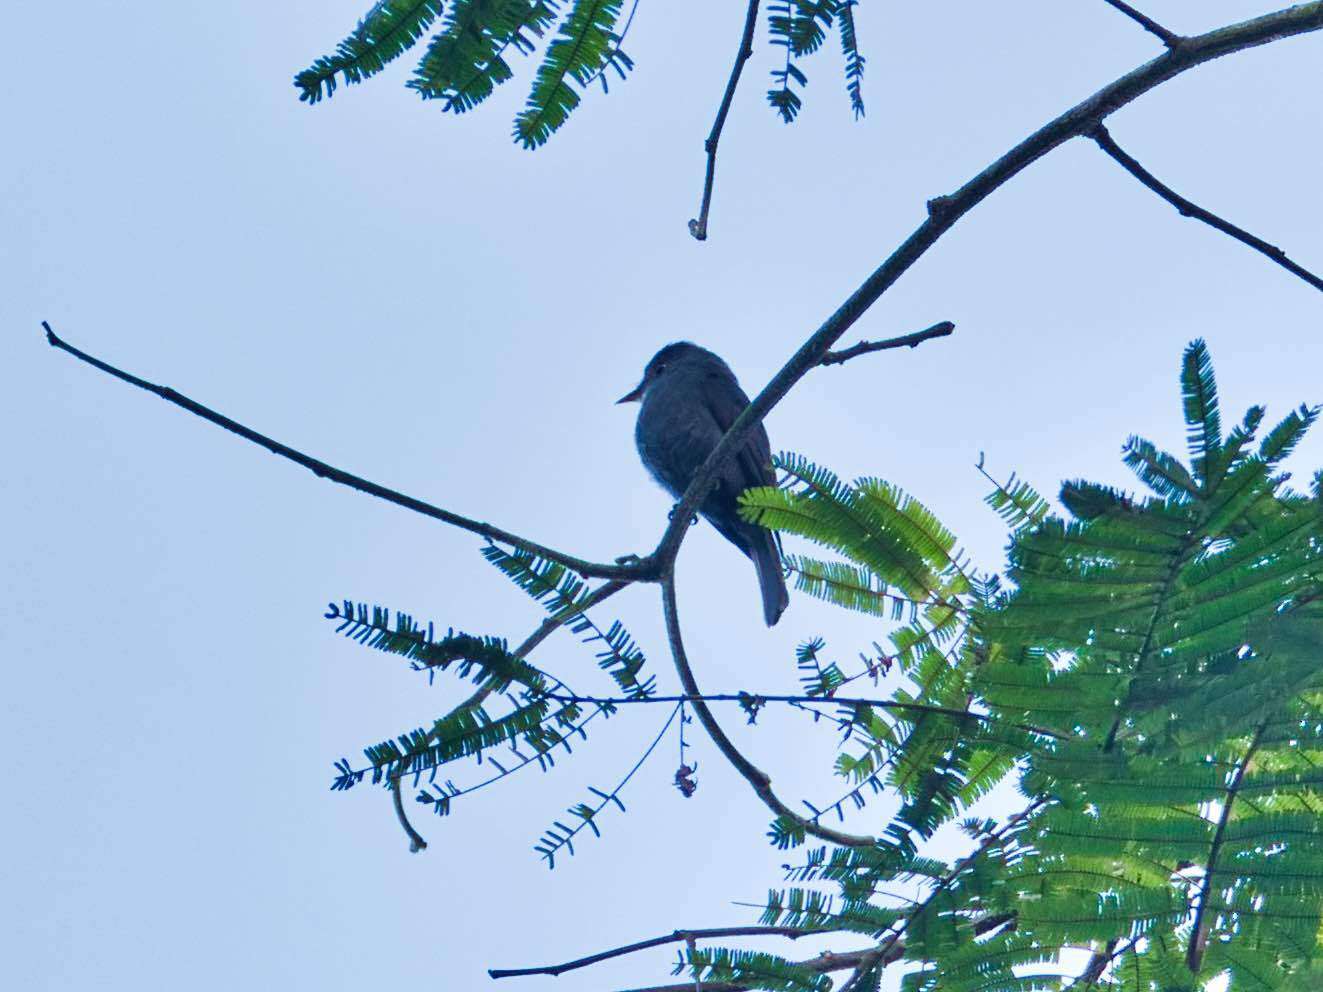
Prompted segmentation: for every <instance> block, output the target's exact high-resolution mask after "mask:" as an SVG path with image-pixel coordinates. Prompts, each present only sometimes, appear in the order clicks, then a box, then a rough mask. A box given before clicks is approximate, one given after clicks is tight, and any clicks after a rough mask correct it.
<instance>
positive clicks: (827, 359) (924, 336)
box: [818, 320, 955, 365]
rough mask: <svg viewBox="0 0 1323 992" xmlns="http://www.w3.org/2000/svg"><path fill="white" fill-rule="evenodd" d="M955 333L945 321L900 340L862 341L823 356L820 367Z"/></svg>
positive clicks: (903, 336) (953, 325)
mask: <svg viewBox="0 0 1323 992" xmlns="http://www.w3.org/2000/svg"><path fill="white" fill-rule="evenodd" d="M954 332H955V324H953V323H951V322H950V321H949V320H944V321H942V322H941V323H940V324H933V326H932V327H927V328H924V329H923V330H922V331H915V332H914V333H913V334H902V335H901V336H900V337H898V338H887V339H886V340H885V341H860V342H859V343H858V344H856V345H851V346H850V347H849V348H842V349H841V350H840V351H829V352H827V354H825V355H823V356H822V361H820V362H818V364H819V365H844V364H845V363H846V362H848V361H849V360H850V359H852V358H857V357H859V356H860V355H869V354H872V353H873V352H875V351H890V350H891V349H892V348H917V347H918V346H919V345H921V344H923V342H925V341H930V340H932V339H933V338H944V337H946V336H947V335H948V334H952V333H954Z"/></svg>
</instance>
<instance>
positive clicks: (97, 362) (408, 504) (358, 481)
mask: <svg viewBox="0 0 1323 992" xmlns="http://www.w3.org/2000/svg"><path fill="white" fill-rule="evenodd" d="M41 326H42V327H43V328H44V329H45V331H46V340H47V341H48V342H49V343H50V345H51V347H53V348H58V349H60V350H61V351H65V352H68V353H69V354H70V355H73V357H74V358H76V359H78V360H79V361H80V362H86V363H87V364H88V365H90V366H92V367H93V368H94V369H98V370H100V371H102V372H105V373H106V374H107V375H112V376H114V377H115V378H116V379H119V380H121V381H123V382H127V383H128V384H129V385H131V386H137V387H138V388H139V389H145V390H146V391H147V392H149V393H153V394H155V395H156V396H159V397H160V398H161V399H163V400H165V401H166V402H167V403H173V404H174V405H175V406H177V407H181V408H183V409H185V410H187V411H188V412H189V413H191V414H194V415H195V416H198V417H201V418H202V419H203V420H207V421H210V422H211V423H213V424H215V425H216V426H218V427H222V428H224V429H225V430H227V431H229V432H230V433H231V434H237V435H238V436H239V437H241V438H243V439H244V440H245V441H251V442H252V443H253V444H257V445H260V446H261V447H263V448H266V450H267V451H269V452H271V453H272V454H273V455H279V456H280V457H281V458H287V459H289V460H290V461H292V462H294V464H296V465H302V466H303V467H304V468H306V469H308V470H309V471H310V472H312V473H313V475H316V476H318V477H319V478H322V479H329V480H330V481H331V482H337V483H339V484H340V485H342V486H348V487H349V488H350V489H357V490H358V491H359V492H361V493H367V494H368V495H369V496H376V497H377V498H378V499H384V500H385V501H386V502H388V503H394V504H395V505H396V506H402V507H404V508H405V509H406V510H412V511H413V512H414V513H421V514H422V515H423V516H425V517H431V518H432V519H434V520H440V521H441V522H442V523H446V524H450V525H451V526H454V527H458V528H460V529H461V530H466V531H469V532H471V533H473V534H478V535H479V536H481V537H484V538H486V539H487V540H489V541H493V542H497V541H499V542H500V543H502V544H509V545H513V546H514V547H516V548H519V549H521V550H523V551H527V552H529V553H530V554H535V555H537V556H538V557H539V558H547V559H549V560H551V561H554V562H557V563H559V564H561V565H564V566H565V567H566V568H569V569H572V570H573V571H575V572H578V573H579V574H580V575H583V576H585V577H588V578H595V579H623V580H636V579H638V580H641V579H647V578H649V577H650V576H651V571H652V569H651V563H650V562H649V561H648V560H647V559H641V560H638V561H634V562H631V563H628V564H623V565H622V564H615V565H607V564H602V563H599V562H592V561H586V560H584V559H582V558H576V557H574V556H573V555H567V554H564V553H563V552H560V551H557V550H556V549H555V548H548V547H546V546H545V545H542V544H538V543H537V542H536V541H530V540H529V539H528V538H526V537H520V536H519V535H518V534H512V533H510V531H508V530H503V529H502V528H500V527H496V526H494V525H492V524H488V523H483V522H482V521H480V520H472V519H470V518H468V517H464V516H461V515H460V514H458V513H452V512H451V511H449V510H444V509H442V508H441V507H439V506H433V505H432V504H431V503H424V502H423V501H422V500H420V499H415V498H414V497H412V496H408V495H406V494H404V493H402V492H398V491H397V490H394V489H389V488H387V487H386V486H382V485H378V484H377V483H375V482H371V481H369V480H367V479H364V478H361V477H360V476H357V475H353V474H351V473H349V472H346V471H344V470H343V469H338V468H336V467H335V466H333V465H328V464H326V462H324V461H321V460H319V459H316V458H313V457H312V456H311V455H305V454H304V453H303V452H301V451H298V450H296V449H294V448H291V447H290V446H289V445H287V444H282V443H281V442H279V441H277V440H275V439H274V438H269V437H267V436H266V435H265V434H259V433H258V432H257V431H255V430H253V429H252V428H251V427H245V426H244V425H243V424H241V423H239V422H238V421H237V420H231V419H230V418H229V417H227V416H225V415H224V414H223V413H217V412H216V411H215V410H212V409H210V408H209V407H205V406H203V405H202V404H201V403H199V402H197V401H196V400H193V399H190V398H189V397H187V396H185V395H184V394H183V393H180V392H177V391H175V390H174V389H171V388H170V387H169V386H160V385H157V384H156V383H154V382H148V381H147V380H146V379H140V378H139V377H138V376H136V375H133V374H132V373H130V372H125V371H124V370H123V369H118V368H116V367H115V366H113V365H111V364H109V363H108V362H103V361H102V360H101V359H99V358H96V357H95V356H93V355H89V354H88V353H87V352H85V351H82V350H80V349H78V348H75V347H74V346H73V345H71V344H69V343H68V342H67V341H65V340H64V339H63V338H61V337H59V336H58V335H57V334H56V333H55V332H54V331H53V330H51V325H50V324H49V323H47V322H46V321H44V320H43V321H42V322H41Z"/></svg>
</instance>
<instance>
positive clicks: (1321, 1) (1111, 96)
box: [651, 0, 1323, 574]
mask: <svg viewBox="0 0 1323 992" xmlns="http://www.w3.org/2000/svg"><path fill="white" fill-rule="evenodd" d="M1319 29H1323V0H1315V2H1313V3H1305V4H1298V5H1296V6H1294V7H1289V8H1286V9H1284V10H1279V11H1277V12H1275V13H1272V14H1265V15H1264V16H1262V17H1255V18H1252V19H1250V20H1247V21H1242V22H1240V23H1238V24H1232V25H1230V26H1228V27H1224V28H1219V29H1217V30H1215V31H1210V32H1208V33H1207V34H1201V35H1195V36H1193V37H1190V38H1185V39H1184V40H1182V42H1181V43H1180V45H1179V46H1177V47H1176V48H1175V49H1173V50H1171V51H1169V52H1166V53H1164V54H1163V55H1161V56H1159V57H1158V58H1156V59H1153V60H1152V61H1150V62H1147V63H1145V64H1144V65H1141V66H1139V67H1138V68H1137V69H1134V70H1132V71H1131V72H1129V73H1127V74H1126V75H1124V76H1122V77H1121V78H1119V79H1117V80H1115V81H1114V82H1111V83H1109V84H1107V85H1106V86H1104V87H1103V88H1102V89H1100V90H1099V91H1098V92H1097V93H1094V94H1093V96H1091V97H1089V98H1088V99H1086V100H1084V101H1083V102H1081V103H1078V104H1076V105H1075V106H1074V107H1071V108H1070V109H1069V110H1067V111H1066V112H1065V113H1063V114H1061V115H1060V116H1059V117H1057V118H1056V119H1055V120H1053V121H1051V122H1049V123H1048V124H1046V125H1045V126H1043V127H1041V128H1039V129H1038V130H1037V131H1035V132H1034V133H1033V134H1031V135H1029V137H1027V138H1025V139H1024V140H1023V141H1021V142H1020V143H1019V144H1018V145H1016V146H1015V147H1014V148H1012V149H1011V150H1010V151H1008V152H1007V153H1006V154H1005V155H1003V156H1002V157H1001V158H999V159H997V160H996V161H995V162H993V163H992V164H991V165H989V166H988V167H987V168H986V169H984V170H983V171H982V172H980V173H979V174H978V175H977V176H975V177H974V178H973V179H971V180H969V181H968V182H967V183H965V185H964V186H962V187H960V189H958V190H956V192H954V193H952V194H951V195H949V196H939V197H936V198H934V199H933V200H930V201H929V203H928V218H927V219H926V220H925V221H924V222H923V223H922V224H920V225H919V226H918V227H917V228H916V229H915V230H914V232H913V233H912V234H911V235H910V236H909V237H908V238H906V239H905V241H904V242H903V243H902V244H901V245H900V247H898V248H897V249H896V250H895V251H893V252H892V253H891V255H890V256H889V257H888V258H887V259H886V260H885V261H884V262H883V263H882V264H881V265H880V266H878V267H877V269H875V270H874V271H873V273H872V274H871V275H870V276H869V277H868V278H867V279H865V280H864V281H863V283H862V284H861V285H860V286H859V288H858V289H856V290H855V291H854V292H853V293H851V294H850V296H849V298H848V299H846V301H845V302H844V303H842V304H841V305H840V307H839V308H837V310H836V312H835V313H833V314H832V315H831V316H830V317H828V318H827V320H826V321H825V322H823V324H822V326H821V327H819V328H818V330H816V331H815V332H814V333H813V334H812V335H811V336H810V337H809V338H808V339H807V340H806V341H805V342H804V343H803V344H802V345H800V347H799V350H798V351H796V352H795V354H794V355H792V356H791V358H790V360H789V361H787V362H786V364H785V365H784V366H782V368H781V371H779V372H777V373H776V375H775V376H773V377H772V380H771V381H770V382H769V383H768V384H767V385H766V386H765V387H763V390H762V392H760V393H759V394H758V395H757V396H755V397H754V399H753V402H752V403H750V404H749V406H748V407H746V408H745V410H744V412H743V413H741V414H740V415H739V416H738V417H736V418H735V422H734V423H733V424H731V426H730V429H729V430H727V431H726V433H725V436H724V437H722V439H721V441H720V442H718V444H717V445H716V447H715V448H713V449H712V453H711V454H709V455H708V457H707V460H706V461H704V462H703V465H702V466H701V467H700V468H699V470H698V471H697V472H696V473H694V477H693V479H692V480H691V481H690V483H689V487H688V488H687V489H686V490H685V492H684V495H683V496H682V497H681V499H680V502H679V504H678V505H677V506H676V507H675V510H674V512H673V513H672V516H671V523H670V525H669V526H668V527H667V528H666V532H665V534H664V535H663V536H662V539H661V542H660V543H659V544H658V546H657V551H656V552H655V553H654V554H653V559H655V560H654V561H652V562H651V564H652V565H653V566H654V567H655V568H656V569H657V570H658V574H666V573H667V571H668V569H669V567H670V565H671V563H672V562H674V560H675V555H676V553H677V552H678V551H679V548H680V544H681V542H682V541H683V540H684V535H685V532H686V531H687V530H688V528H689V526H690V522H691V520H692V519H693V517H694V513H695V511H696V510H697V509H698V506H699V504H700V503H702V501H703V499H704V498H705V497H706V496H707V493H708V491H709V490H710V489H711V488H712V485H713V483H714V480H715V478H716V473H717V472H718V471H719V470H720V468H721V467H722V466H723V465H724V464H725V462H726V460H727V459H728V458H730V457H731V455H732V454H733V452H735V451H736V450H737V449H738V448H739V447H740V446H741V445H742V444H743V443H744V439H745V437H746V436H747V435H748V432H749V431H750V430H752V429H753V427H754V425H756V424H758V423H760V422H761V421H762V420H763V418H764V417H766V416H767V414H768V413H769V412H770V411H771V410H772V408H773V407H775V406H776V405H777V404H778V403H780V402H781V400H782V399H784V398H785V396H786V394H787V393H788V392H790V390H791V389H792V388H793V387H794V386H795V384H796V383H798V382H799V380H800V379H802V378H804V376H805V375H807V374H808V373H809V371H810V370H811V369H813V368H816V367H817V366H818V364H819V363H820V362H821V361H822V359H823V356H824V355H826V354H827V352H828V350H829V349H830V348H831V346H832V345H833V344H835V343H836V342H837V341H839V340H840V338H841V336H842V335H843V334H845V332H846V331H848V330H849V329H850V327H851V326H853V325H854V323H855V322H856V321H857V320H858V319H859V318H860V317H862V316H863V315H864V313H865V312H867V310H868V308H869V307H871V306H872V305H873V304H874V303H876V302H877V300H878V299H879V298H880V297H881V296H882V294H883V293H885V292H886V291H887V290H888V289H890V288H891V287H892V286H893V285H894V284H895V282H896V280H898V279H899V278H900V277H901V276H902V275H904V274H905V272H906V271H908V270H909V268H910V267H911V266H912V265H914V263H915V262H917V261H918V260H919V259H920V258H922V257H923V255H924V254H925V253H926V252H927V251H928V249H930V248H932V246H933V245H934V244H936V243H937V241H938V240H939V239H940V238H941V237H942V236H943V235H944V234H946V232H947V231H949V230H950V229H951V228H952V227H954V226H955V224H956V222H957V221H958V220H960V218H961V217H963V216H964V215H965V214H967V213H968V212H969V211H970V210H972V209H973V208H974V207H975V206H977V205H978V204H980V203H981V202H983V200H985V199H987V198H988V197H989V196H990V195H991V194H992V193H994V192H995V191H996V190H998V189H999V188H1001V187H1002V186H1004V185H1005V184H1006V183H1007V182H1009V181H1010V180H1011V179H1013V178H1014V177H1015V176H1017V175H1019V173H1021V172H1022V171H1024V170H1025V169H1026V168H1028V167H1029V166H1030V165H1032V164H1033V163H1034V162H1036V161H1038V160H1039V159H1040V158H1042V157H1043V156H1044V155H1046V154H1048V153H1049V152H1051V151H1053V150H1054V149H1056V148H1059V147H1060V146H1062V145H1064V144H1065V143H1066V142H1068V141H1070V140H1071V139H1072V138H1077V137H1080V136H1082V135H1087V134H1090V133H1091V132H1092V131H1093V130H1094V128H1096V127H1097V125H1098V124H1099V123H1100V122H1101V121H1102V120H1103V118H1105V117H1107V116H1108V115H1109V114H1112V113H1114V112H1115V111H1117V110H1119V109H1120V108H1122V107H1124V106H1125V105H1126V104H1129V103H1132V102H1133V101H1134V100H1136V99H1138V98H1139V97H1141V96H1143V95H1144V94H1145V93H1147V92H1148V91H1149V90H1151V89H1153V88H1154V87H1156V86H1159V85H1161V84H1162V83H1165V82H1167V81H1168V80H1171V79H1174V78H1175V77H1176V76H1179V75H1181V74H1182V73H1184V72H1188V71H1189V70H1190V69H1193V68H1195V67H1197V66H1200V65H1203V64H1204V63H1205V62H1211V61H1212V60H1214V59H1217V58H1221V57H1222V56H1224V55H1230V54H1232V53H1234V52H1240V51H1244V50H1246V49H1249V48H1255V47H1258V46H1260V45H1266V44H1269V43H1271V42H1274V41H1279V40H1281V39H1283V38H1288V37H1291V36H1294V35H1300V34H1306V33H1308V32H1312V31H1318V30H1319Z"/></svg>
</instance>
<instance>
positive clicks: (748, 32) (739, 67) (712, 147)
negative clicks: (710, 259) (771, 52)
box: [689, 0, 758, 241]
mask: <svg viewBox="0 0 1323 992" xmlns="http://www.w3.org/2000/svg"><path fill="white" fill-rule="evenodd" d="M757 26H758V0H749V10H748V13H746V14H745V15H744V31H743V33H742V34H741V35H740V49H739V51H738V52H736V53H735V64H734V65H733V66H731V69H730V80H729V81H728V82H727V83H726V92H725V93H724V94H722V97H721V105H720V106H719V107H717V119H716V120H715V121H713V122H712V130H711V132H710V133H709V134H708V136H707V140H706V141H705V142H703V148H704V149H705V150H706V151H707V175H706V177H705V178H704V179H703V202H702V204H701V206H699V208H698V218H697V219H696V220H691V221H690V222H689V233H690V234H692V235H693V236H694V238H695V239H696V240H698V241H706V240H707V214H708V211H709V210H710V209H711V207H712V180H713V178H714V177H715V176H716V171H717V142H719V141H720V140H721V129H722V128H723V127H725V126H726V115H727V114H729V113H730V104H731V101H732V100H734V99H735V89H736V87H737V86H739V84H740V73H742V72H743V71H744V63H745V62H747V61H749V56H751V55H752V54H753V32H754V29H755V28H756V27H757Z"/></svg>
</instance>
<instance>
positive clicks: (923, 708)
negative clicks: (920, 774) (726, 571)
mask: <svg viewBox="0 0 1323 992" xmlns="http://www.w3.org/2000/svg"><path fill="white" fill-rule="evenodd" d="M545 698H546V699H550V700H551V701H552V702H556V703H586V704H588V705H589V706H631V705H644V706H646V705H651V704H655V703H666V704H671V705H674V704H675V703H743V702H750V701H756V702H758V703H760V704H761V703H817V704H819V705H821V706H870V707H872V708H874V709H879V710H898V711H900V712H902V713H916V712H917V713H933V714H936V715H939V716H950V717H955V718H957V719H960V720H968V719H971V718H972V719H975V720H980V721H982V722H984V723H995V724H999V725H1001V726H1003V727H1011V728H1013V729H1015V730H1022V731H1025V732H1026V733H1031V734H1039V735H1041V736H1043V737H1051V738H1053V739H1054V740H1066V739H1067V736H1066V735H1065V734H1062V733H1059V732H1058V731H1055V730H1049V729H1048V728H1046V727H1036V726H1034V725H1032V724H1027V723H1007V722H1006V721H1005V720H1003V719H1002V718H1001V717H1000V716H997V715H996V714H994V713H974V712H972V711H970V710H961V709H956V708H955V707H954V706H934V705H931V704H928V703H907V702H905V701H904V700H897V699H868V698H863V697H859V696H809V695H775V694H773V695H766V694H764V693H760V692H759V693H754V692H706V693H703V694H702V695H692V694H688V693H686V694H685V695H681V696H578V695H575V694H573V693H568V692H550V693H547V695H546V697H545Z"/></svg>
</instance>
